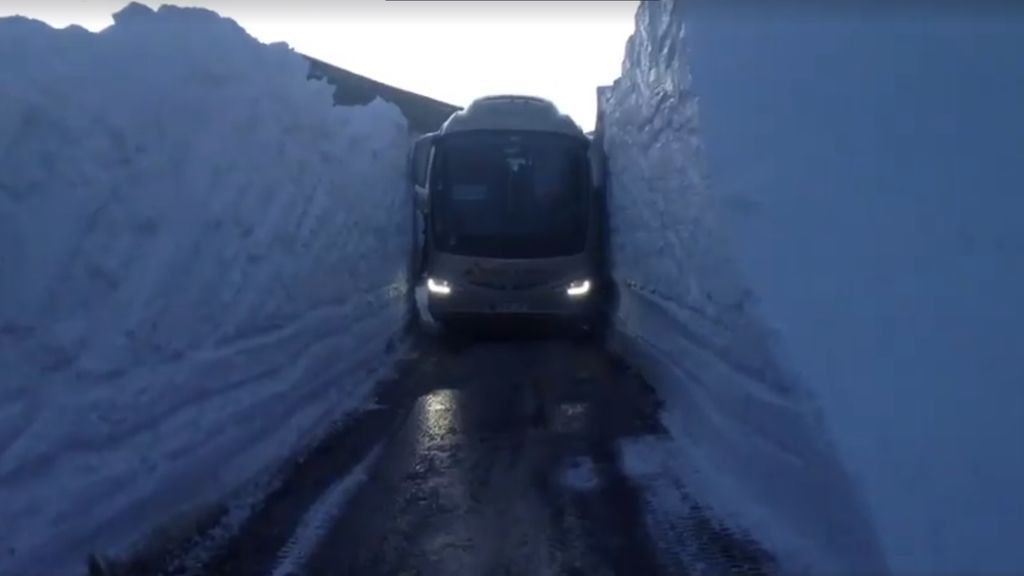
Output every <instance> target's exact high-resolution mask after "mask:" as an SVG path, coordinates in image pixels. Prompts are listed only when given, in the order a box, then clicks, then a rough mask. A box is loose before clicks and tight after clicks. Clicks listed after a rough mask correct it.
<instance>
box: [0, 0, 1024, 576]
mask: <svg viewBox="0 0 1024 576" xmlns="http://www.w3.org/2000/svg"><path fill="white" fill-rule="evenodd" d="M115 22H116V23H115V24H114V25H113V26H111V27H110V28H108V29H106V30H104V31H103V32H102V33H98V34H94V33H90V32H87V31H85V30H83V29H80V28H74V27H72V28H67V29H63V30H55V29H53V28H50V27H48V26H46V25H44V24H42V23H40V22H35V21H30V20H27V19H23V18H2V19H0V70H2V72H0V76H2V78H0V80H2V84H3V89H2V90H0V151H2V152H3V154H2V156H0V369H2V371H3V374H2V376H0V457H2V458H0V517H3V518H4V519H5V520H7V523H8V525H9V526H16V527H17V528H16V529H11V530H6V531H4V534H3V535H2V536H0V573H3V574H5V575H6V574H17V575H19V576H21V575H25V576H35V575H40V576H50V575H52V574H64V573H78V572H79V571H80V568H81V567H82V564H83V561H84V559H85V558H87V557H90V555H93V556H92V559H93V564H92V570H93V572H94V573H95V574H104V575H106V576H113V575H115V574H116V575H128V574H139V575H142V574H145V575H152V574H197V575H198V574H260V573H263V574H282V575H283V574H336V573H353V574H394V573H426V574H451V573H458V574H490V573H515V574H543V573H558V574H578V573H585V574H659V573H663V574H722V573H744V574H774V573H808V574H884V573H893V574H919V573H928V574H933V573H948V574H960V573H965V572H970V573H980V574H1004V573H1013V572H1015V571H1019V570H1020V568H1021V567H1022V566H1024V556H1022V554H1024V552H1022V550H1021V549H1020V547H1019V546H1017V545H1016V541H1017V540H1019V536H1020V535H1021V534H1022V533H1024V525H1022V519H1024V498H1022V496H1021V492H1020V491H1019V489H1018V488H1017V487H1018V486H1019V485H1020V484H1022V483H1024V459H1022V457H1021V455H1020V451H1019V446H1018V445H1019V444H1020V443H1021V441H1022V440H1024V425H1022V423H1021V419H1020V418H1019V414H1018V413H1019V412H1020V408H1021V406H1024V393H1022V392H1021V389H1020V387H1019V386H1017V385H1016V383H1017V381H1018V380H1019V378H1016V377H1015V374H1016V372H1015V370H1014V367H1015V365H1016V360H1017V359H1018V358H1019V357H1020V356H1021V355H1022V354H1024V342H1022V340H1021V337H1020V336H1019V330H1017V329H1016V328H1017V327H1018V326H1019V325H1020V324H1021V323H1022V321H1024V317H1022V316H1024V307H1022V306H1020V304H1019V301H1018V300H1019V297H1018V296H1017V294H1020V293H1024V285H1022V282H1024V274H1022V273H1021V267H1020V264H1019V262H1018V260H1019V257H1018V255H1019V253H1020V252H1021V251H1022V249H1024V234H1022V233H1021V231H1020V227H1019V226H1018V225H1017V223H1016V219H1017V215H1018V214H1019V213H1020V212H1021V209H1022V208H1024V205H1022V200H1021V197H1020V195H1019V194H1017V193H1016V190H1018V189H1020V188H1021V182H1020V175H1019V170H1017V169H1016V167H1015V163H1016V160H1017V158H1016V156H1015V154H1016V153H1017V151H1019V150H1021V149H1024V141H1022V140H1021V135H1022V134H1024V117H1022V115H1021V114H1020V113H1019V112H1018V109H1019V104H1018V103H1019V102H1020V101H1024V76H1022V69H1021V67H1020V66H1019V65H1018V64H1017V62H1016V60H1015V57H1016V55H1017V54H1019V53H1020V52H1021V50H1022V49H1024V45H1022V40H1021V39H1022V38H1024V18H1022V17H1021V14H1020V13H1019V12H1016V11H1014V10H1010V9H1006V10H1000V9H992V8H987V7H983V8H975V9H968V8H964V7H951V8H949V9H943V10H939V9H935V10H931V9H928V8H924V7H920V6H919V5H916V4H914V5H911V6H910V7H908V8H905V9H892V10H886V9H883V8H881V7H879V8H877V9H872V10H868V9H865V10H862V11H858V10H853V9H850V8H845V7H837V8H835V9H825V8H811V7H806V8H802V7H798V6H797V5H795V4H794V5H791V6H789V7H788V8H785V9H778V10H775V9H772V10H769V9H767V8H763V9H762V8H757V7H755V6H754V5H752V4H751V3H748V2H739V1H737V2H731V1H728V0H727V1H719V2H715V3H712V2H710V0H691V1H689V2H683V1H681V0H661V1H659V2H642V3H640V6H639V8H638V11H637V13H636V20H635V25H636V29H635V33H634V34H633V36H632V37H631V38H630V40H629V42H628V44H627V45H626V46H625V55H624V60H623V66H622V73H621V77H620V78H619V79H618V80H616V81H615V83H614V84H612V85H609V86H604V87H601V88H599V89H598V90H597V93H596V99H597V103H598V117H597V125H596V130H595V133H594V135H593V137H594V141H595V142H597V143H598V144H599V145H600V150H601V151H602V152H603V157H604V159H605V162H606V169H607V170H606V173H605V174H604V176H605V185H606V186H605V192H606V194H607V203H608V210H607V213H608V216H609V220H608V222H607V224H608V227H609V240H610V241H609V245H608V250H609V253H608V256H609V260H610V270H611V274H612V280H613V282H614V285H615V294H616V299H615V306H614V309H613V318H612V323H611V326H610V329H609V331H608V333H607V341H601V342H597V343H595V342H578V341H565V340H563V339H552V338H532V339H530V338H520V337H517V336H518V335H515V334H513V335H504V336H502V337H497V338H495V337H493V335H491V336H490V337H488V338H482V339H480V340H472V339H470V340H461V339H454V340H447V339H439V338H434V337H432V336H430V335H429V334H428V333H425V332H417V331H413V330H410V327H411V325H412V324H414V322H412V319H413V318H414V315H415V314H417V313H416V312H415V310H416V306H415V297H416V295H417V294H416V290H415V287H416V285H417V282H418V276H419V267H418V266H417V265H416V263H415V262H414V261H412V258H411V257H410V251H409V246H412V245H413V238H414V236H415V235H416V234H417V233H418V232H419V231H417V230H416V228H415V224H414V222H415V214H416V212H415V205H414V204H415V202H414V198H415V196H414V195H413V194H412V193H410V190H409V189H408V188H409V187H408V185H407V181H406V180H407V176H408V174H407V173H406V170H407V166H406V164H407V160H408V159H407V153H408V150H409V147H410V144H411V143H412V142H413V140H414V139H415V138H416V137H417V136H419V135H420V134H421V133H422V132H423V131H424V130H427V129H428V128H429V127H430V126H431V125H432V123H434V122H435V120H436V118H435V116H437V115H442V116H447V115H448V114H450V113H451V112H452V110H453V109H452V108H450V107H449V106H448V105H446V104H444V103H441V102H437V101H433V100H429V99H417V98H422V97H418V95H415V94H411V93H406V92H402V91H397V90H394V89H392V90H393V91H392V92H389V94H390V98H391V99H392V100H393V102H392V101H386V100H387V98H375V97H372V98H371V97H367V95H372V94H377V92H375V91H379V90H386V89H387V88H389V87H383V88H382V86H383V85H380V84H379V83H374V82H373V81H370V80H369V79H366V78H362V77H357V76H356V75H353V74H351V73H348V72H346V71H342V70H336V69H332V67H330V66H329V65H327V64H326V63H324V62H321V61H318V60H310V59H308V58H304V57H302V56H301V55H299V54H296V53H295V52H294V51H292V50H290V49H288V48H287V47H286V46H282V45H265V44H261V43H260V42H257V41H255V40H254V39H253V38H252V37H251V36H250V35H249V34H248V33H247V32H246V31H245V30H243V29H242V27H241V26H239V25H238V24H236V23H235V22H233V21H231V20H228V19H225V18H222V17H220V16H218V15H216V14H214V13H212V12H208V11H204V10H195V9H182V8H177V7H171V6H167V7H163V8H160V9H159V10H155V11H154V10H151V9H149V8H147V7H145V6H142V5H140V4H133V5H131V6H129V7H128V8H126V9H124V10H122V11H121V12H119V13H118V14H117V15H116V17H115ZM211 53H216V54H218V55H220V57H219V58H210V57H209V55H210V54H211ZM311 62H312V66H313V67H312V69H311V68H310V65H311ZM83 71H88V75H89V81H88V82H86V81H83V74H85V72H83ZM311 76H312V77H313V78H314V81H309V77H311ZM332 83H333V84H332ZM345 86H348V87H354V88H351V90H350V91H346V88H344V87H345ZM69 94H73V95H74V98H70V97H69V96H68V95H69ZM168 94H173V95H174V97H173V98H169V97H168ZM72 100H73V103H74V104H73V105H71V104H69V102H71V101H72ZM410 102H413V103H418V104H420V105H421V107H420V108H419V109H418V110H417V112H410V111H409V108H408V106H409V105H410V104H409V103H410ZM339 104H340V105H339ZM413 254H414V255H415V251H413ZM339 271H341V272H340V273H339ZM420 295H421V296H422V294H420Z"/></svg>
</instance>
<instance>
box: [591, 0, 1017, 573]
mask: <svg viewBox="0 0 1024 576" xmlns="http://www.w3.org/2000/svg"><path fill="white" fill-rule="evenodd" d="M809 5H810V3H779V4H774V3H773V4H772V8H771V9H770V10H769V9H761V10H757V9H756V8H755V7H754V4H751V3H739V2H729V1H725V2H722V1H719V2H716V3H714V6H712V3H711V2H706V1H699V0H698V1H694V2H688V3H684V2H680V1H670V0H663V1H661V2H644V3H642V5H641V8H640V9H639V11H638V14H637V29H636V32H635V34H634V35H633V36H632V38H631V39H630V41H629V43H628V45H627V51H626V57H625V61H624V64H623V73H622V76H621V78H620V79H619V80H618V81H616V83H615V84H614V86H611V87H607V88H603V89H601V90H600V92H599V97H600V100H601V110H602V112H601V114H600V119H599V130H600V132H601V135H602V137H603V138H604V142H605V148H606V153H607V155H608V159H609V166H610V192H609V194H610V206H611V213H612V215H613V216H612V219H613V222H612V227H613V232H612V234H613V247H612V254H613V266H614V268H615V272H616V275H617V278H618V280H619V282H620V284H621V286H620V291H621V295H620V309H619V313H618V323H619V326H620V328H621V331H622V332H623V333H624V334H626V335H627V336H630V337H631V338H626V339H625V343H626V345H627V346H628V347H630V353H631V354H633V355H634V357H635V358H636V359H637V360H638V362H640V363H641V364H642V365H643V366H644V368H645V369H646V371H647V372H648V373H649V374H651V375H652V377H653V379H654V380H655V381H656V382H657V384H658V385H659V387H660V389H661V390H662V392H663V395H664V396H665V397H666V400H667V408H666V415H665V420H666V423H667V424H668V426H669V427H670V428H671V430H672V432H673V436H674V437H675V441H676V442H677V443H678V445H679V446H680V448H681V450H682V452H683V457H681V458H680V464H679V466H678V467H679V468H680V469H681V471H682V472H683V473H684V474H686V476H687V477H688V478H690V480H689V483H690V485H691V488H692V490H693V491H694V492H695V493H696V495H697V497H698V498H699V499H700V500H701V501H702V502H704V503H705V504H707V505H711V506H712V507H714V508H715V509H716V510H717V511H718V512H719V513H720V514H722V515H723V516H724V517H726V518H729V519H730V522H732V523H734V524H736V525H739V526H741V527H743V528H745V529H747V530H749V531H751V532H752V533H753V534H754V535H755V536H756V537H757V538H758V539H760V540H761V541H762V542H764V543H766V544H767V545H769V546H770V547H771V548H772V549H773V550H774V551H775V552H776V554H777V555H778V556H780V558H781V559H782V561H783V563H784V565H785V566H786V567H787V568H788V569H789V570H792V571H795V572H796V571H808V572H812V573H860V574H865V573H879V572H881V571H885V570H888V571H890V572H892V573H898V574H964V573H972V574H996V573H1003V574H1006V573H1012V572H1019V570H1020V569H1021V567H1024V548H1022V547H1021V546H1020V545H1019V544H1020V541H1021V540H1020V539H1021V537H1022V535H1024V490H1021V486H1024V451H1022V450H1021V445H1022V444H1024V418H1022V417H1021V413H1022V409H1024V387H1022V386H1020V382H1021V378H1020V376H1019V372H1020V370H1019V363H1020V362H1019V361H1020V358H1024V333H1022V330H1021V328H1020V327H1021V326H1022V325H1024V306H1022V304H1021V294H1024V266H1022V260H1021V254H1022V253H1024V227H1021V226H1020V223H1019V221H1020V218H1021V214H1024V195H1022V194H1021V190H1024V182H1022V180H1024V179H1022V177H1021V174H1022V173H1021V170H1020V160H1021V152H1022V151H1024V113H1022V111H1021V110H1022V108H1021V102H1024V67H1022V66H1021V65H1020V54H1022V53H1024V13H1022V12H1021V11H1019V10H1018V11H1016V12H1012V10H1013V8H1012V7H1010V6H1009V5H1006V4H1002V3H998V5H996V4H986V3H980V4H976V5H975V6H974V7H973V8H972V7H970V6H969V5H964V6H963V7H960V6H957V5H947V4H942V5H938V4H936V5H931V6H930V7H929V5H928V4H925V3H910V4H909V5H901V7H899V8H898V9H897V8H891V9H884V7H883V6H882V4H881V3H878V4H872V3H865V4H860V5H858V4H857V3H835V4H830V6H832V7H831V8H828V7H819V8H813V7H810V6H809ZM858 6H860V8H858ZM886 10H888V11H886ZM970 10H973V12H971V11H970ZM983 10H984V12H982V11H983ZM698 104H699V105H698Z"/></svg>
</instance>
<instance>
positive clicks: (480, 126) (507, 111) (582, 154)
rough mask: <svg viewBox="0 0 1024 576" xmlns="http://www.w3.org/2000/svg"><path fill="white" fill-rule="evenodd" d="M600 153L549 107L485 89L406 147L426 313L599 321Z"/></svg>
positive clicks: (602, 280) (447, 322)
mask: <svg viewBox="0 0 1024 576" xmlns="http://www.w3.org/2000/svg"><path fill="white" fill-rule="evenodd" d="M598 152H599V150H598V149H597V148H596V147H595V145H594V144H593V143H592V140H591V138H590V137H588V136H587V135H586V134H585V133H584V132H583V130H581V129H580V127H579V126H578V125H577V124H576V123H575V122H573V121H572V119H570V118H569V117H568V116H566V115H564V114H561V113H560V112H559V111H558V109H557V108H556V107H555V106H554V104H552V103H551V102H549V101H547V100H544V99H541V98H534V97H529V96H489V97H486V98H480V99H478V100H475V101H474V102H473V103H472V104H471V105H470V106H469V107H467V108H466V109H465V110H462V111H459V112H456V113H455V114H453V115H452V116H451V117H450V118H449V119H448V120H447V121H446V122H445V124H444V125H443V126H442V127H441V128H440V129H439V130H438V131H437V132H435V133H432V134H427V135H425V136H423V137H421V138H419V139H418V140H417V141H416V142H415V143H414V144H413V147H412V150H411V151H410V158H409V165H410V170H409V173H410V179H411V181H412V184H413V186H414V189H415V194H416V205H417V208H418V210H419V212H420V213H421V214H422V218H421V219H419V221H420V222H421V223H422V230H421V232H420V234H418V236H419V237H420V241H421V245H420V250H419V251H418V252H419V254H420V255H421V259H422V262H421V266H420V269H421V271H422V273H423V276H424V278H423V281H424V282H425V283H426V288H427V308H428V310H429V312H430V315H431V316H432V317H433V319H434V320H435V321H436V322H438V323H439V324H441V325H442V326H449V327H450V326H453V325H456V324H459V323H460V321H462V320H473V319H477V320H479V319H497V318H515V319H531V320H532V319H537V320H555V321H557V322H558V323H561V324H568V325H570V326H573V327H581V328H584V329H593V328H599V327H600V326H601V325H602V320H603V316H604V312H605V306H606V305H605V300H606V296H607V294H608V290H609V289H610V282H608V280H607V279H606V269H607V266H606V265H605V261H604V260H605V256H604V255H605V252H606V251H605V249H604V244H605V237H606V232H605V228H606V218H605V212H604V206H605V202H604V197H603V186H602V185H601V184H602V181H603V166H602V161H601V155H600V154H599V153H598Z"/></svg>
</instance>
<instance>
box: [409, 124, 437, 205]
mask: <svg viewBox="0 0 1024 576" xmlns="http://www.w3.org/2000/svg"><path fill="white" fill-rule="evenodd" d="M433 148H434V134H427V135H425V136H420V137H419V138H417V139H416V141H415V142H413V145H412V150H411V151H410V152H409V174H408V177H409V181H410V183H411V184H412V185H413V188H414V189H415V192H416V206H417V207H418V208H419V209H420V210H424V211H425V210H426V208H427V205H428V204H429V203H428V202H427V178H428V175H429V173H430V155H431V152H432V151H433Z"/></svg>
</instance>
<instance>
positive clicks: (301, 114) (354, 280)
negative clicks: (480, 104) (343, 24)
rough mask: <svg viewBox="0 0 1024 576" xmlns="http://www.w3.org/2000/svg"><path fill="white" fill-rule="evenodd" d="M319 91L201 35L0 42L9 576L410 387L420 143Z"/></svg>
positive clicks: (1, 440) (263, 465) (159, 512)
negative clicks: (409, 273) (381, 390)
mask: <svg viewBox="0 0 1024 576" xmlns="http://www.w3.org/2000/svg"><path fill="white" fill-rule="evenodd" d="M211 54H216V55H217V56H216V57H210V55H211ZM308 69H309V66H308V62H307V61H306V60H305V59H304V58H303V57H302V56H300V55H298V54H296V53H295V52H294V51H292V50H291V49H290V48H288V47H287V46H285V45H283V44H276V45H270V46H268V45H264V44H261V43H260V42H258V41H256V40H255V39H253V38H252V37H250V36H248V34H246V33H245V32H244V30H242V29H241V28H240V27H239V26H238V25H237V24H235V23H234V22H233V21H231V20H228V19H224V18H221V17H219V16H217V15H216V14H214V13H212V12H209V11H206V10H199V9H182V8H177V7H172V6H164V7H162V8H160V9H159V10H158V11H153V10H151V9H149V8H147V7H145V6H142V5H138V4H135V5H132V6H130V7H129V8H127V9H125V10H124V11H122V12H121V13H119V14H118V15H117V17H116V24H115V25H113V26H111V27H109V28H107V29H106V30H103V31H102V32H99V33H96V34H93V33H90V32H87V31H85V30H83V29H81V28H74V27H72V28H68V29H64V30H54V29H52V28H50V27H49V26H47V25H45V24H43V23H41V22H36V21H32V20H27V19H24V18H17V17H16V18H5V19H0V70H2V72H0V76H2V78H0V85H2V86H3V88H2V89H0V517H2V518H4V519H5V520H6V521H7V522H8V523H9V524H10V525H11V526H17V527H18V529H17V530H16V531H5V533H4V534H3V535H2V536H0V550H3V553H2V554H0V573H4V574H20V575H26V576H31V575H33V574H47V575H48V574H55V573H65V572H67V571H69V570H70V567H71V566H77V565H80V564H81V562H83V559H84V558H85V556H86V554H88V553H89V552H99V553H104V554H108V553H116V552H120V551H124V550H126V549H127V547H129V546H131V545H133V544H134V543H135V542H136V541H137V540H139V539H140V538H141V537H143V536H144V535H145V532H146V531H147V530H148V529H150V528H154V527H156V526H158V525H160V524H162V523H164V522H166V521H168V520H170V519H172V518H174V517H176V516H177V515H179V514H186V513H187V512H188V511H189V510H193V509H195V508H196V507H200V506H203V505H206V504H210V503H213V502H216V501H218V500H219V499H220V498H222V497H223V496H224V495H226V494H229V493H232V492H233V491H234V490H235V489H236V488H238V487H239V486H240V485H242V484H243V483H244V482H246V481H248V480H250V479H252V478H253V477H254V476H257V475H259V474H262V473H264V472H266V471H268V470H272V469H274V468H275V467H276V466H277V465H279V464H280V463H281V462H283V461H284V459H285V458H287V457H288V455H289V454H291V453H293V452H294V451H295V450H296V449H297V448H299V447H300V446H302V445H304V444H305V443H306V442H308V441H309V440H311V439H313V438H316V437H318V436H319V434H320V433H322V432H323V430H325V429H326V428H327V427H328V426H330V424H331V423H332V422H334V421H336V420H337V419H338V418H339V417H341V416H342V415H343V414H345V413H346V412H348V411H349V410H352V409H354V408H356V407H358V405H359V403H360V402H361V401H362V400H363V399H365V396H366V392H367V390H368V389H369V387H370V386H371V385H372V381H371V380H372V378H373V374H375V373H376V372H377V371H378V369H379V368H380V367H381V366H383V365H387V364H388V363H389V362H390V359H389V357H388V355H387V354H386V353H385V350H386V349H390V348H392V347H393V346H392V344H393V340H394V339H395V338H397V337H398V335H399V331H400V330H401V327H402V324H403V320H404V315H405V314H406V313H407V311H406V307H405V299H406V260H407V252H408V245H409V242H410V232H409V230H410V229H411V225H410V222H409V220H408V218H410V217H411V216H410V215H411V212H412V211H411V208H410V207H409V206H408V204H407V199H408V194H407V193H406V192H407V190H406V185H405V181H404V166H405V153H406V150H407V145H408V138H409V136H408V129H407V125H406V122H405V119H404V118H403V117H402V116H401V114H400V112H399V111H398V110H397V108H395V107H394V106H393V105H391V104H388V103H385V102H383V101H380V100H377V101H374V102H372V103H370V104H368V105H366V106H357V107H335V106H333V92H334V89H333V87H331V86H329V85H327V84H325V83H323V82H320V81H308V80H307V74H308Z"/></svg>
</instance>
